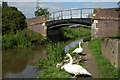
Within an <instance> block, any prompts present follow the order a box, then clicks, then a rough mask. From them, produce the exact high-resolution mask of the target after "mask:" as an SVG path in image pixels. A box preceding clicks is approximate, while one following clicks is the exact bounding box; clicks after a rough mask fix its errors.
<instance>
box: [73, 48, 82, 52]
mask: <svg viewBox="0 0 120 80" xmlns="http://www.w3.org/2000/svg"><path fill="white" fill-rule="evenodd" d="M82 51H83V48H76V49H75V50H74V51H73V52H82Z"/></svg>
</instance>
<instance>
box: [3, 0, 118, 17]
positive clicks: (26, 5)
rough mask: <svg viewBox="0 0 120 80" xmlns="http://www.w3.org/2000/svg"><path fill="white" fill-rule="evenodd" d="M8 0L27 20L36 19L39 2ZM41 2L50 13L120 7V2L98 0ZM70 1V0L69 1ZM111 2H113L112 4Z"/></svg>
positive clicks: (40, 4) (41, 5)
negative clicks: (119, 5)
mask: <svg viewBox="0 0 120 80" xmlns="http://www.w3.org/2000/svg"><path fill="white" fill-rule="evenodd" d="M4 1H5V0H4ZM18 1H19V0H16V1H15V0H7V2H8V5H9V6H15V7H17V8H18V10H20V11H21V12H23V14H24V15H25V16H26V18H33V17H35V15H34V12H35V11H36V5H37V0H29V2H28V0H24V2H21V1H23V0H20V2H18ZM58 1H59V0H51V1H50V0H40V1H39V6H40V7H42V8H48V10H49V11H50V13H52V12H56V11H61V10H67V9H75V8H114V7H118V5H117V2H118V0H109V2H108V0H99V1H103V2H92V1H96V0H88V1H89V2H83V0H76V1H77V2H75V1H74V2H73V0H69V2H65V1H66V0H61V1H60V2H58ZM67 1H68V0H67ZM110 1H111V2H110Z"/></svg>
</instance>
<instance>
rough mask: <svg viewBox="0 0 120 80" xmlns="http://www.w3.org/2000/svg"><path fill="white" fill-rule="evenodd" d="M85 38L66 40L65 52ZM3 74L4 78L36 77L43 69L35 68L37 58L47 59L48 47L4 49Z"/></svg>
mask: <svg viewBox="0 0 120 80" xmlns="http://www.w3.org/2000/svg"><path fill="white" fill-rule="evenodd" d="M80 41H81V42H83V39H78V40H72V41H71V40H70V41H67V42H65V44H66V46H65V53H67V52H68V51H69V48H70V47H74V46H75V45H77V44H78V43H79V42H80ZM2 53H3V54H2V59H3V60H2V63H3V64H2V70H3V71H2V74H3V77H4V78H36V77H37V76H38V75H40V74H41V72H42V69H40V70H37V69H36V68H34V66H35V63H36V61H37V59H45V60H47V47H46V46H38V47H34V48H27V49H17V48H16V49H8V50H5V51H2Z"/></svg>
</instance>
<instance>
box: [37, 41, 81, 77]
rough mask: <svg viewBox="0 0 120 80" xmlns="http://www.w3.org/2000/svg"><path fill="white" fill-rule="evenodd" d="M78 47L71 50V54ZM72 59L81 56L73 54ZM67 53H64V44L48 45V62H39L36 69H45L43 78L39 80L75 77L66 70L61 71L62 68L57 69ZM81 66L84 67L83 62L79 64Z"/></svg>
mask: <svg viewBox="0 0 120 80" xmlns="http://www.w3.org/2000/svg"><path fill="white" fill-rule="evenodd" d="M76 47H78V45H76V46H75V47H73V48H71V49H70V50H69V53H71V52H72V50H73V49H75V48H76ZM71 55H72V57H75V56H79V55H77V54H71ZM64 57H65V52H64V43H63V42H58V43H56V44H52V43H49V44H48V61H45V60H38V62H37V64H36V66H35V67H37V68H43V71H42V74H41V76H39V77H38V78H70V77H73V75H70V74H69V73H68V72H66V71H65V70H61V68H60V67H59V68H57V67H56V64H57V63H61V62H62V61H63V60H64ZM79 65H83V62H81V63H79Z"/></svg>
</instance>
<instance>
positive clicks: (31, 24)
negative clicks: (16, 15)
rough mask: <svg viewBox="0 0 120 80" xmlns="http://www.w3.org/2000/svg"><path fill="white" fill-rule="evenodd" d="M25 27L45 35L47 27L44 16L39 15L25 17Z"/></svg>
mask: <svg viewBox="0 0 120 80" xmlns="http://www.w3.org/2000/svg"><path fill="white" fill-rule="evenodd" d="M26 23H27V27H28V29H29V30H33V31H35V32H38V33H40V34H42V35H43V36H46V32H47V27H46V26H45V23H46V18H45V16H44V15H43V16H39V17H35V18H30V19H26Z"/></svg>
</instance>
